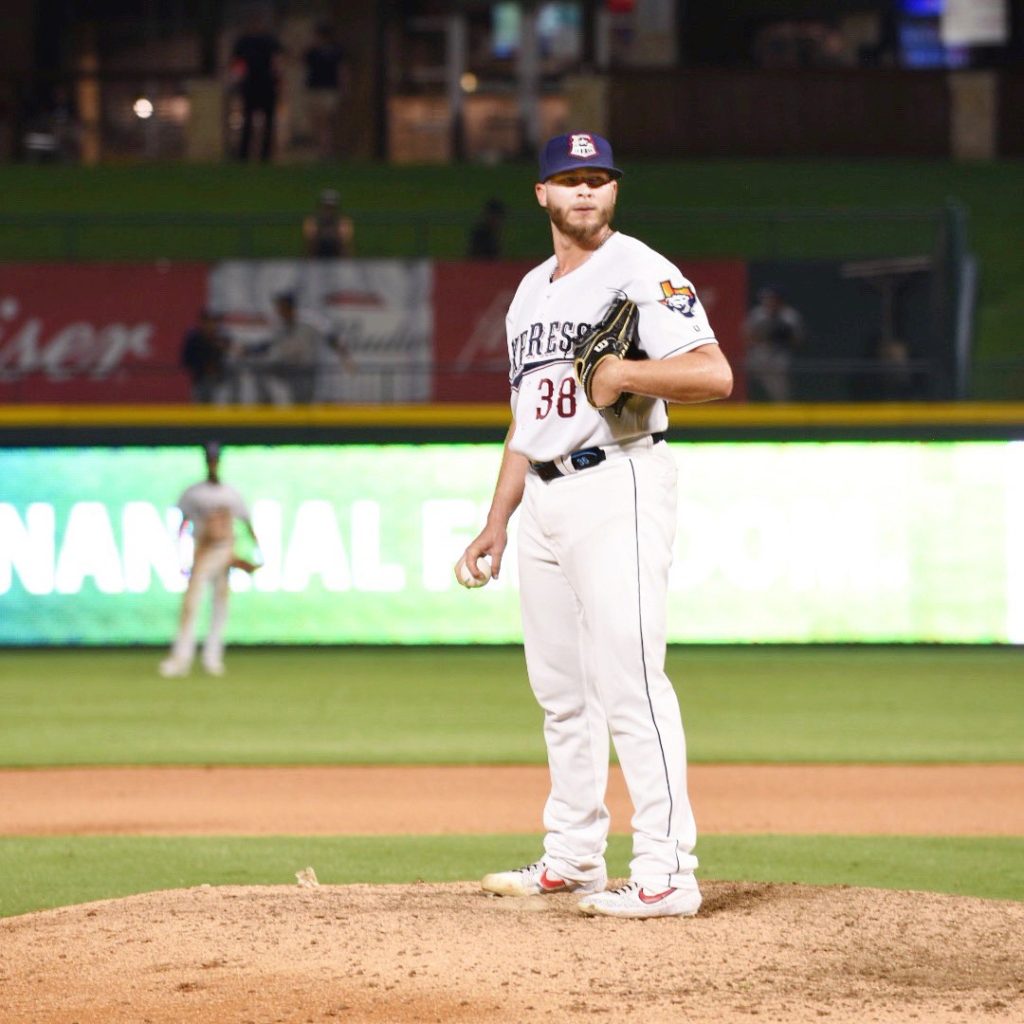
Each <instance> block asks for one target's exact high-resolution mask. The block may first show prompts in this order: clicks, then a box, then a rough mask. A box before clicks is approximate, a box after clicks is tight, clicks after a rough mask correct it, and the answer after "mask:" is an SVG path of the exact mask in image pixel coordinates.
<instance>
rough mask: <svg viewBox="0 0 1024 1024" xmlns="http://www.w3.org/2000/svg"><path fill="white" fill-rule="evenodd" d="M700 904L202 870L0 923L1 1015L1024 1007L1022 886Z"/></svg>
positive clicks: (408, 1016)
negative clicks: (631, 914)
mask: <svg viewBox="0 0 1024 1024" xmlns="http://www.w3.org/2000/svg"><path fill="white" fill-rule="evenodd" d="M703 890H704V896H705V900H704V906H703V908H702V909H701V912H700V914H699V915H698V916H697V917H696V918H690V919H679V918H665V919H661V920H652V921H614V920H609V919H601V918H585V917H583V916H582V915H580V914H579V913H578V912H577V910H576V897H573V896H546V897H535V898H532V899H520V900H517V899H501V898H498V897H492V896H486V895H484V894H483V893H481V892H479V890H478V889H477V887H476V886H475V885H474V884H469V883H458V884H449V885H427V884H418V885H413V886H361V885H357V886H321V887H319V888H300V887H299V886H294V887H258V888H243V887H217V888H211V887H206V886H204V887H201V888H196V889H187V890H178V891H172V892H157V893H149V894H145V895H141V896H133V897H130V898H128V899H121V900H107V901H103V902H98V903H89V904H84V905H82V906H77V907H65V908H61V909H59V910H52V911H45V912H42V913H37V914H26V915H24V916H21V917H15V918H8V919H7V920H4V921H0V951H2V955H0V992H2V993H3V997H2V1000H3V1014H2V1016H3V1020H4V1021H5V1022H12V1024H13V1022H17V1024H22V1022H33V1024H50V1022H53V1024H57V1022H60V1024H71V1022H77V1024H142V1022H145V1021H149V1022H152V1024H163V1022H168V1024H169V1022H174V1024H178V1022H181V1021H190V1022H197V1024H243V1022H249V1021H251V1022H253V1024H269V1022H274V1021H282V1022H288V1024H292V1022H315V1024H320V1022H340V1021H344V1022H353V1024H355V1022H362V1021H366V1022H371V1021H372V1022H385V1021H386V1022H389V1024H391V1022H395V1024H398V1022H406V1021H408V1022H412V1021H416V1022H433V1021H437V1022H439V1024H449V1022H460V1021H461V1022H466V1024H490V1022H510V1024H512V1022H514V1024H523V1022H531V1024H532V1022H534V1021H551V1022H558V1024H562V1022H567V1021H591V1022H592V1021H607V1022H608V1024H619V1022H629V1024H640V1022H651V1024H666V1022H676V1021H678V1022H682V1021H686V1022H690V1024H712V1022H714V1024H728V1022H735V1021H743V1022H745V1024H752V1022H754V1021H778V1022H785V1024H792V1022H801V1021H814V1022H816V1024H820V1022H822V1021H824V1022H826V1024H847V1022H850V1024H852V1022H856V1024H866V1022H870V1021H884V1022H886V1024H891V1022H900V1021H906V1022H909V1021H912V1020H913V1021H916V1022H929V1024H948V1022H953V1021H956V1022H963V1024H976V1022H978V1021H985V1022H989V1021H991V1022H996V1021H1008V1022H1009V1021H1022V1020H1024V961H1022V958H1021V936H1022V935H1024V904H1018V903H1011V902H1003V901H994V900H980V899H971V898H966V897H956V896H942V895H935V894H930V893H911V892H891V891H886V890H876V889H852V888H816V887H811V886H802V885H767V884H758V883H732V882H704V883H703Z"/></svg>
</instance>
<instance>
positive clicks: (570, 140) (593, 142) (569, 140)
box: [540, 132, 622, 181]
mask: <svg viewBox="0 0 1024 1024" xmlns="http://www.w3.org/2000/svg"><path fill="white" fill-rule="evenodd" d="M595 169H596V170H600V171H607V172H608V173H609V174H611V175H612V176H613V177H615V178H620V177H622V171H620V170H619V169H618V167H616V166H615V157H614V156H613V155H612V144H611V143H610V142H609V141H608V140H607V139H606V138H603V137H602V136H600V135H595V134H594V133H593V132H568V133H566V134H565V135H556V136H555V137H554V138H553V139H549V140H548V141H547V142H546V143H545V144H544V148H543V149H542V150H541V153H540V180H541V181H547V180H548V178H551V177H554V176H555V175H556V174H562V173H563V172H564V171H577V170H584V171H590V170H595Z"/></svg>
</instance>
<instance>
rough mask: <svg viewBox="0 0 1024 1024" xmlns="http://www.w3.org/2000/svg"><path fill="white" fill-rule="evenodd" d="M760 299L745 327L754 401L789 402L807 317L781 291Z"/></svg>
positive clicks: (761, 293) (764, 290) (763, 293)
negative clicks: (794, 366)
mask: <svg viewBox="0 0 1024 1024" xmlns="http://www.w3.org/2000/svg"><path fill="white" fill-rule="evenodd" d="M757 299H758V301H757V304H756V305H755V306H754V308H753V309H751V311H750V313H749V314H748V315H747V319H746V323H745V324H744V335H745V337H746V342H747V374H748V379H749V384H750V398H751V400H752V401H761V402H788V401H789V400H790V399H791V397H792V381H791V371H792V361H793V353H794V352H795V351H796V350H797V349H798V348H799V347H800V346H801V345H802V344H803V342H804V321H803V317H802V316H801V315H800V314H799V313H798V312H797V311H796V310H795V309H794V308H793V307H792V306H790V305H789V304H788V303H787V302H786V301H785V299H784V298H783V296H782V293H781V292H780V291H779V290H778V289H777V288H770V287H769V288H762V289H761V290H760V291H759V292H758V293H757Z"/></svg>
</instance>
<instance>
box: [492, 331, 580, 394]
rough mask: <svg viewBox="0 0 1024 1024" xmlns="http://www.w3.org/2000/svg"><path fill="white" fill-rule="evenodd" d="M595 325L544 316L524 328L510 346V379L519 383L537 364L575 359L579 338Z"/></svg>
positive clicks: (516, 384)
mask: <svg viewBox="0 0 1024 1024" xmlns="http://www.w3.org/2000/svg"><path fill="white" fill-rule="evenodd" d="M590 328H591V325H590V324H586V323H578V324H577V323H573V322H572V321H571V320H549V321H548V322H547V323H545V322H544V321H542V320H540V321H537V322H536V323H532V324H530V326H529V327H528V328H527V329H526V330H525V331H520V333H519V334H517V335H516V336H515V337H514V338H513V339H512V342H511V344H510V346H509V348H510V351H509V380H511V382H512V386H513V387H514V388H515V387H519V382H520V380H522V377H523V374H524V373H526V372H527V371H528V370H530V369H532V368H533V367H535V366H547V365H548V364H550V363H553V362H558V361H560V360H563V359H571V358H572V353H573V350H574V349H575V347H576V342H577V341H579V340H580V338H583V337H584V336H585V335H586V334H587V332H588V331H589V330H590Z"/></svg>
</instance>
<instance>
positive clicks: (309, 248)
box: [302, 188, 355, 260]
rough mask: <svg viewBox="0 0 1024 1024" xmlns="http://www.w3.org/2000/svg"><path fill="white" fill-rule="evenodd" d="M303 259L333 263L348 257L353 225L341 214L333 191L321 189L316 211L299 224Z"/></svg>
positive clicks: (350, 249)
mask: <svg viewBox="0 0 1024 1024" xmlns="http://www.w3.org/2000/svg"><path fill="white" fill-rule="evenodd" d="M302 237H303V239H304V240H305V243H306V255H307V256H310V257H312V258H313V259H317V260H336V259H342V258H343V257H346V256H351V255H352V254H353V249H354V239H355V225H354V224H353V223H352V218H351V217H348V216H346V215H345V214H343V213H342V212H341V206H340V196H339V195H338V193H337V191H336V190H335V189H333V188H325V189H324V190H323V191H322V192H321V193H320V198H319V199H318V200H317V205H316V209H315V210H314V211H313V213H311V214H309V216H308V217H306V218H305V219H304V220H303V222H302Z"/></svg>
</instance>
